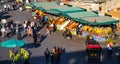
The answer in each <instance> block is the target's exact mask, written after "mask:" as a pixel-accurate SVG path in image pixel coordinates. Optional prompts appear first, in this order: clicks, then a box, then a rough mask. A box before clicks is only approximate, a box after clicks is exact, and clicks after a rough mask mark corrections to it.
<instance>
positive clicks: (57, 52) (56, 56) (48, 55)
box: [44, 46, 62, 64]
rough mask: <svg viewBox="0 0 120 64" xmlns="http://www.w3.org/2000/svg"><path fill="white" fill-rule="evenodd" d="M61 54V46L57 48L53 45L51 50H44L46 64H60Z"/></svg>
mask: <svg viewBox="0 0 120 64" xmlns="http://www.w3.org/2000/svg"><path fill="white" fill-rule="evenodd" d="M61 54H62V48H59V47H58V48H57V47H56V46H54V48H53V50H52V52H50V51H49V49H48V48H46V50H45V51H44V55H45V59H46V64H49V60H50V64H60V59H61Z"/></svg>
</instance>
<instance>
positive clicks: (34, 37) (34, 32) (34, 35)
mask: <svg viewBox="0 0 120 64" xmlns="http://www.w3.org/2000/svg"><path fill="white" fill-rule="evenodd" d="M33 39H34V44H35V46H36V44H37V33H36V30H35V29H34V28H33Z"/></svg>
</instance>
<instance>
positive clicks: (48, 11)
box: [46, 10, 62, 15]
mask: <svg viewBox="0 0 120 64" xmlns="http://www.w3.org/2000/svg"><path fill="white" fill-rule="evenodd" d="M46 12H47V13H51V14H58V15H61V13H62V12H60V11H56V10H47V11H46Z"/></svg>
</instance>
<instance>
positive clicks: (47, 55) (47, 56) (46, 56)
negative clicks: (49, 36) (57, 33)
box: [44, 48, 50, 64]
mask: <svg viewBox="0 0 120 64" xmlns="http://www.w3.org/2000/svg"><path fill="white" fill-rule="evenodd" d="M44 54H45V59H46V64H48V63H49V62H48V61H49V56H50V51H49V50H48V48H46V50H45V52H44Z"/></svg>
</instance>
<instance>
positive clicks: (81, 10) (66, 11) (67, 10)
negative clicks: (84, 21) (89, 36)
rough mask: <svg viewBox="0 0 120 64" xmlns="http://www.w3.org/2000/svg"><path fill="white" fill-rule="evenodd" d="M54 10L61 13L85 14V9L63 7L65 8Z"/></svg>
mask: <svg viewBox="0 0 120 64" xmlns="http://www.w3.org/2000/svg"><path fill="white" fill-rule="evenodd" d="M52 10H56V11H60V12H62V13H64V14H65V13H73V12H83V11H85V9H82V8H79V7H63V8H53V9H52Z"/></svg>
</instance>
